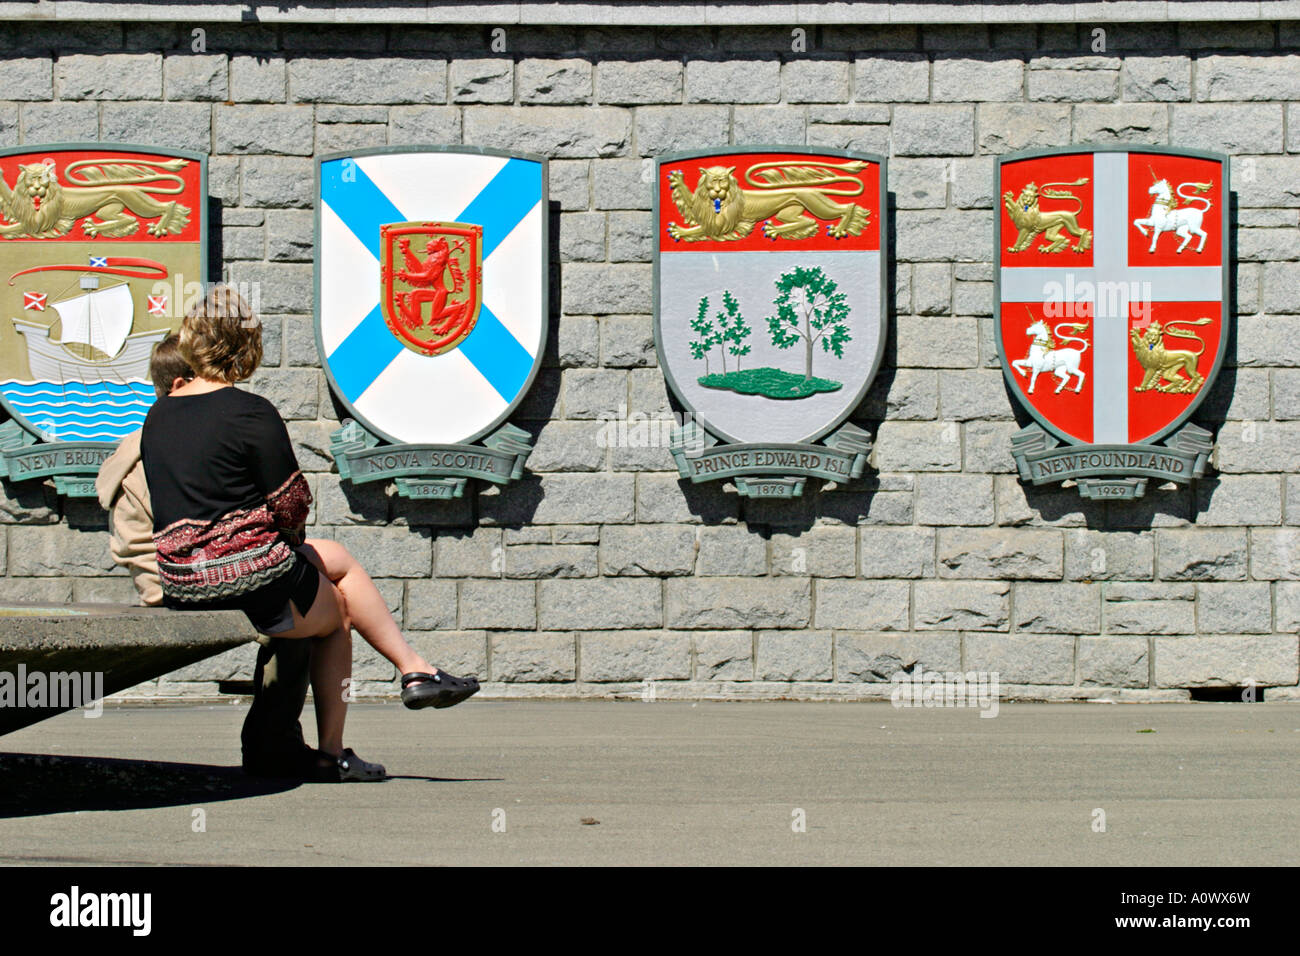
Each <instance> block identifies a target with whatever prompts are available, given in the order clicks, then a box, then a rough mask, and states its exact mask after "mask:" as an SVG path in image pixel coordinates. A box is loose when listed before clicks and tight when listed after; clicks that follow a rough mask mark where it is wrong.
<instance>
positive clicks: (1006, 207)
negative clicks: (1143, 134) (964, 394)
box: [995, 147, 1232, 498]
mask: <svg viewBox="0 0 1300 956" xmlns="http://www.w3.org/2000/svg"><path fill="white" fill-rule="evenodd" d="M997 177H998V182H997V192H998V194H999V195H1000V196H1001V204H1002V207H1003V208H1002V211H1001V214H1000V215H999V216H998V220H997V228H996V243H997V258H998V262H999V268H998V270H997V283H996V284H997V289H998V294H997V298H998V303H997V313H996V316H997V324H996V336H995V338H996V341H997V347H998V355H999V357H1000V359H1001V362H1002V369H1003V372H1004V374H1005V376H1006V380H1007V383H1008V386H1009V387H1010V390H1011V392H1012V394H1013V395H1014V396H1015V398H1016V400H1017V401H1018V402H1019V403H1020V404H1021V405H1022V406H1023V407H1024V408H1025V410H1026V411H1027V412H1028V413H1029V414H1030V415H1031V416H1032V417H1033V418H1034V419H1035V423H1034V424H1031V425H1029V426H1027V427H1026V428H1025V429H1023V430H1022V431H1021V432H1020V433H1019V434H1018V435H1016V436H1015V437H1014V438H1013V439H1012V446H1013V452H1014V455H1015V458H1016V462H1017V465H1018V467H1019V469H1020V475H1021V477H1022V478H1023V479H1024V480H1026V481H1029V482H1032V483H1033V484H1042V483H1045V482H1054V481H1060V480H1063V479H1070V480H1073V481H1075V482H1076V483H1077V485H1078V488H1079V492H1080V494H1081V495H1083V496H1084V497H1087V498H1136V497H1140V496H1141V495H1143V494H1144V492H1145V490H1146V485H1147V482H1148V480H1150V479H1155V480H1157V481H1175V482H1188V481H1191V480H1192V479H1194V478H1197V477H1200V476H1201V475H1202V474H1203V473H1204V470H1205V466H1206V462H1207V460H1208V456H1209V454H1210V452H1211V450H1212V448H1213V445H1212V442H1211V440H1210V433H1209V432H1207V431H1206V430H1205V429H1203V428H1200V427H1199V426H1197V425H1194V424H1190V423H1187V419H1188V418H1189V417H1190V416H1191V414H1192V412H1193V411H1194V410H1195V409H1196V407H1197V406H1198V405H1199V404H1200V403H1201V401H1202V399H1204V397H1205V394H1206V393H1207V392H1208V391H1209V388H1210V386H1211V385H1212V384H1213V382H1214V379H1215V376H1216V375H1217V374H1218V371H1219V368H1220V366H1221V365H1222V364H1223V353H1224V347H1225V345H1226V343H1227V341H1228V338H1229V333H1230V330H1231V326H1230V323H1231V321H1232V317H1231V315H1230V313H1229V309H1228V295H1227V282H1228V245H1227V237H1228V198H1229V188H1228V162H1227V159H1226V157H1224V156H1221V155H1218V154H1216V153H1204V152H1196V151H1191V150H1172V149H1163V148H1157V147H1141V148H1136V147H1134V148H1101V147H1068V148H1064V149H1058V150H1051V151H1035V152H1026V153H1016V154H1010V155H1006V156H1003V157H1000V159H999V161H998V172H997Z"/></svg>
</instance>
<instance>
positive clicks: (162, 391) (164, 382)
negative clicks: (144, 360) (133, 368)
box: [149, 332, 194, 395]
mask: <svg viewBox="0 0 1300 956" xmlns="http://www.w3.org/2000/svg"><path fill="white" fill-rule="evenodd" d="M180 343H181V337H180V336H179V335H177V334H176V333H175V332H173V333H172V334H171V335H169V336H167V338H165V339H163V340H162V341H161V342H159V343H158V344H157V345H156V346H154V350H153V355H152V356H151V357H150V359H149V378H150V379H152V380H153V387H154V391H156V392H157V393H158V394H159V395H166V394H167V393H168V392H170V391H171V390H172V383H173V382H175V381H176V380H177V379H178V378H184V379H191V378H193V377H194V369H192V368H190V363H189V362H187V361H185V359H184V358H183V357H182V356H181V351H180Z"/></svg>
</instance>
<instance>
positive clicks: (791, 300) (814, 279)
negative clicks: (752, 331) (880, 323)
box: [767, 266, 852, 382]
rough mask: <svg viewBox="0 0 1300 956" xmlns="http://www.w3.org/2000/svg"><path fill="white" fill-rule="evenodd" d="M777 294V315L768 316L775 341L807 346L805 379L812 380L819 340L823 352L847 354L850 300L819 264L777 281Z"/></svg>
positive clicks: (799, 268) (780, 344) (779, 344)
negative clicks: (815, 351)
mask: <svg viewBox="0 0 1300 956" xmlns="http://www.w3.org/2000/svg"><path fill="white" fill-rule="evenodd" d="M776 288H777V296H776V299H775V300H774V301H773V303H772V304H773V305H775V306H776V315H769V316H767V328H768V332H769V333H770V334H771V337H772V344H773V345H775V346H776V347H777V348H779V349H788V348H790V347H792V346H794V345H797V344H798V343H799V342H803V346H804V371H803V377H804V381H805V382H806V381H809V380H811V379H812V370H813V349H814V347H815V346H816V345H817V343H818V342H820V343H821V346H822V351H823V352H830V353H832V354H833V355H834V356H835V357H836V358H843V357H844V344H845V343H846V342H848V341H850V340H851V339H852V336H851V335H850V334H849V326H848V318H849V303H848V298H847V296H846V295H845V294H844V293H843V292H841V291H840V290H839V287H838V286H837V285H836V284H835V280H833V279H831V278H830V277H829V276H828V275H826V273H825V272H823V271H822V270H821V268H820V267H819V266H813V267H811V268H809V267H805V266H796V267H795V268H794V269H791V270H790V271H789V272H784V273H782V274H781V276H780V278H778V279H777V280H776Z"/></svg>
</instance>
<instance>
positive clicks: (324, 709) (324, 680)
mask: <svg viewBox="0 0 1300 956" xmlns="http://www.w3.org/2000/svg"><path fill="white" fill-rule="evenodd" d="M318 573H319V572H318ZM276 636H277V637H305V638H310V639H311V640H312V642H313V644H312V654H311V689H312V698H313V701H314V707H315V710H316V736H317V741H318V745H319V747H320V749H321V750H322V751H324V752H325V753H328V754H331V755H333V756H336V757H337V756H338V755H339V754H341V753H342V752H343V723H344V721H345V720H346V719H347V715H348V702H347V701H346V700H345V699H344V696H343V692H344V683H343V682H344V681H345V680H346V679H347V678H348V677H349V676H351V674H352V625H351V623H350V622H349V621H348V616H347V607H346V605H345V604H344V603H343V595H341V594H340V593H339V591H338V589H337V588H335V587H334V585H333V584H331V583H330V581H329V579H328V578H327V577H325V575H324V574H323V573H321V575H320V584H319V587H318V588H317V591H316V600H315V601H313V602H312V606H311V609H310V610H309V611H308V612H307V614H306V615H303V614H301V613H299V611H298V608H297V607H294V608H293V627H292V628H291V629H289V630H287V631H283V632H281V633H280V634H277V635H276Z"/></svg>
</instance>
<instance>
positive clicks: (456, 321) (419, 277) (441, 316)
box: [394, 236, 470, 335]
mask: <svg viewBox="0 0 1300 956" xmlns="http://www.w3.org/2000/svg"><path fill="white" fill-rule="evenodd" d="M397 245H398V248H400V249H401V250H402V257H403V259H405V261H406V268H405V269H398V270H397V271H396V272H395V273H394V275H395V276H396V277H397V278H398V279H401V280H402V281H403V282H405V283H407V284H409V285H412V286H414V287H415V288H414V289H413V290H412V291H410V292H399V293H398V294H397V295H396V296H395V297H394V298H395V299H396V305H397V310H398V313H399V315H400V319H401V322H402V324H403V325H405V326H406V327H407V328H408V329H412V330H414V329H418V328H421V327H425V326H427V327H428V329H429V331H430V332H432V333H433V334H435V335H443V334H444V333H446V332H448V331H449V330H450V329H451V328H452V327H453V326H456V325H460V324H463V323H464V322H465V321H466V320H467V319H468V317H469V307H470V302H469V301H465V302H459V303H457V302H453V303H450V304H448V302H447V297H448V296H451V295H454V294H456V293H458V292H461V291H462V290H463V289H464V288H465V275H464V273H462V272H461V269H460V263H459V262H457V260H456V259H455V258H453V256H452V252H453V251H455V252H459V251H460V250H461V248H462V246H463V243H462V242H460V241H458V242H457V243H456V248H455V249H454V250H453V249H452V247H451V246H449V245H448V244H447V240H446V239H444V238H442V237H441V236H439V237H437V238H435V239H430V240H429V241H428V243H427V244H426V245H425V247H424V251H425V253H426V255H427V258H426V259H425V260H424V261H423V262H421V261H420V258H419V257H418V256H417V255H416V254H415V253H413V252H412V251H411V240H410V239H399V240H398V241H397ZM447 271H450V272H451V281H452V287H451V288H450V289H448V288H447V283H446V280H445V279H444V278H443V274H444V273H445V272H447ZM426 302H431V303H432V308H431V309H430V313H429V318H428V320H427V321H426V320H425V318H424V316H423V312H424V303H426Z"/></svg>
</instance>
